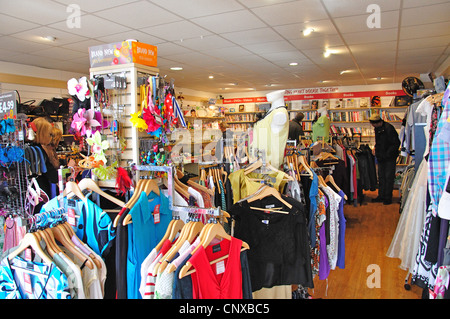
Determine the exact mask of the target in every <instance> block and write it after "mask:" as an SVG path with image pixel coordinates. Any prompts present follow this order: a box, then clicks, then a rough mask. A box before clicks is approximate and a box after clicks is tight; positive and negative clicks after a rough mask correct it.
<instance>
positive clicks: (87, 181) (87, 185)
mask: <svg viewBox="0 0 450 319" xmlns="http://www.w3.org/2000/svg"><path fill="white" fill-rule="evenodd" d="M78 187H79V188H80V190H81V191H83V190H85V189H88V190H90V191H93V192H95V193H97V194H99V195H100V196H102V197H104V198H106V199H108V200H109V201H111V202H112V203H114V204H116V205H117V206H120V207H124V206H125V203H124V202H123V201H121V200H120V199H118V198H115V197H114V196H112V195H109V194H107V193H105V192H104V191H102V190H101V189H100V187H98V185H97V183H96V182H95V181H94V180H93V179H91V178H83V179H82V180H81V181H80V182H79V183H78Z"/></svg>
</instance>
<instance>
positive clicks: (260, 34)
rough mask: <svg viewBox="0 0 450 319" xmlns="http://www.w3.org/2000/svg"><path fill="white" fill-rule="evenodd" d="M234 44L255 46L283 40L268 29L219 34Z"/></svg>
mask: <svg viewBox="0 0 450 319" xmlns="http://www.w3.org/2000/svg"><path fill="white" fill-rule="evenodd" d="M221 35H222V36H223V37H224V38H225V39H228V40H230V41H232V42H234V43H236V44H240V45H245V44H255V43H265V42H273V41H281V40H283V38H282V37H281V36H280V35H278V34H277V33H276V32H275V31H273V30H272V29H270V28H259V29H253V30H246V31H238V32H230V33H223V34H221Z"/></svg>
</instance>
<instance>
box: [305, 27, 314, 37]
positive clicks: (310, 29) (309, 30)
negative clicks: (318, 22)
mask: <svg viewBox="0 0 450 319" xmlns="http://www.w3.org/2000/svg"><path fill="white" fill-rule="evenodd" d="M302 32H303V35H304V36H305V37H307V36H308V35H310V34H311V33H313V32H314V29H313V28H306V29H305V30H303V31H302Z"/></svg>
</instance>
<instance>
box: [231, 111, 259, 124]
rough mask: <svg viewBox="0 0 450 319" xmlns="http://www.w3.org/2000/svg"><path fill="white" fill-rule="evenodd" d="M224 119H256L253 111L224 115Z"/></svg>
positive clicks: (235, 120)
mask: <svg viewBox="0 0 450 319" xmlns="http://www.w3.org/2000/svg"><path fill="white" fill-rule="evenodd" d="M225 120H226V121H228V122H250V121H256V114H255V113H248V114H233V115H226V116H225Z"/></svg>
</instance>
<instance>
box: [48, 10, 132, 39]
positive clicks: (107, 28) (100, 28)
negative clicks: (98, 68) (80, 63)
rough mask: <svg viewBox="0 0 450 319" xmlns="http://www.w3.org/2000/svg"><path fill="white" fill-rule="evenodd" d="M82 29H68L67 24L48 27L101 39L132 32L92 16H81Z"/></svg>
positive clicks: (54, 24) (60, 23)
mask: <svg viewBox="0 0 450 319" xmlns="http://www.w3.org/2000/svg"><path fill="white" fill-rule="evenodd" d="M80 21H81V22H80V28H68V27H67V25H66V22H65V21H64V22H58V23H53V24H50V25H48V26H49V27H51V28H55V29H59V30H64V31H67V32H70V33H74V34H77V35H81V36H84V37H87V38H94V39H95V38H99V37H102V36H107V35H110V34H116V33H120V32H126V31H130V28H128V27H125V26H123V25H120V24H117V23H115V22H112V21H108V20H105V19H102V18H99V17H97V16H94V15H91V14H84V15H82V16H81V20H80Z"/></svg>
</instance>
